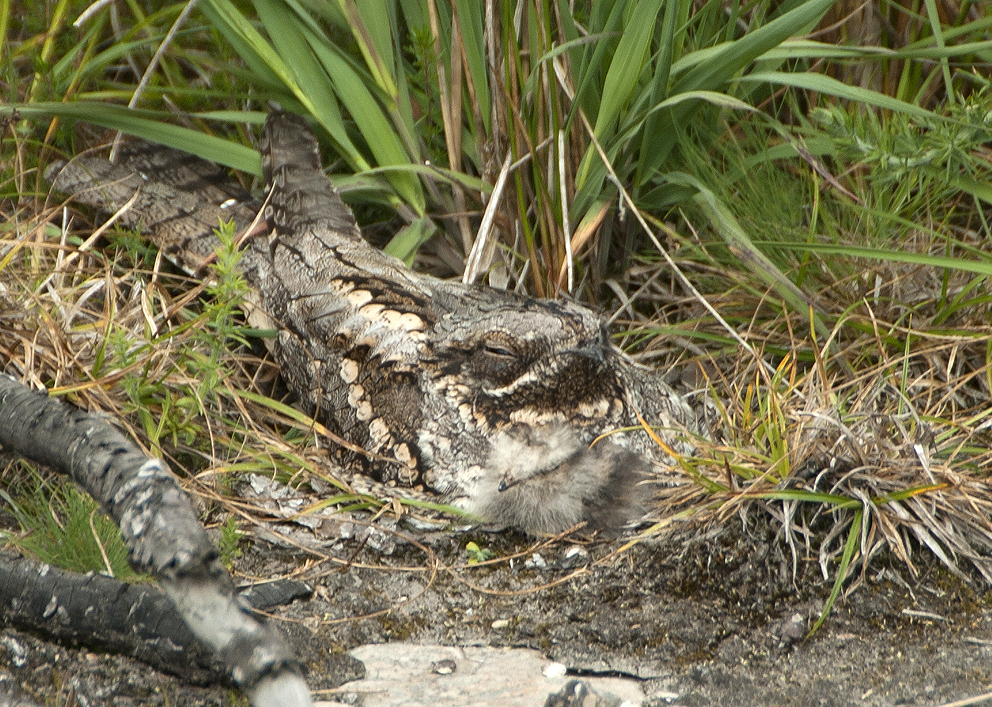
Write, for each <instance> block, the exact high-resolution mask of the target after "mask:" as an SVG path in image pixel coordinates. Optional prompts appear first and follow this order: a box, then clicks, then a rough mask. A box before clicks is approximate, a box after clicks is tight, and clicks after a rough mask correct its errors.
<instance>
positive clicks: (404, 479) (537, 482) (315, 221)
mask: <svg viewBox="0 0 992 707" xmlns="http://www.w3.org/2000/svg"><path fill="white" fill-rule="evenodd" d="M261 148H262V155H263V165H264V171H265V179H266V187H267V199H266V201H265V202H264V207H262V206H261V204H260V202H259V201H256V200H253V199H252V198H251V196H250V195H249V194H247V193H246V192H244V191H243V190H242V189H241V188H240V187H237V186H236V185H233V186H232V184H231V183H230V182H228V181H227V180H226V179H225V178H224V177H223V174H222V173H221V172H220V171H219V170H218V169H217V168H216V167H214V166H213V165H209V164H208V163H205V162H203V161H202V160H199V159H198V158H195V157H192V156H189V155H182V154H181V153H177V152H175V151H172V150H167V149H164V148H160V147H155V146H149V145H147V144H144V143H136V144H134V146H133V147H132V148H130V149H128V150H126V151H125V153H124V154H123V156H122V162H121V164H120V165H117V166H113V165H110V164H109V163H107V162H105V161H102V160H96V159H93V158H80V159H77V160H74V161H72V162H69V163H68V164H66V165H64V166H62V167H61V168H60V169H59V170H58V171H54V170H53V171H52V172H50V173H49V174H50V177H52V178H54V183H55V186H56V188H58V189H60V190H62V191H64V192H68V193H71V194H74V195H75V196H76V198H77V199H79V200H81V201H85V202H87V203H91V204H96V205H100V206H102V207H103V208H106V209H112V210H116V209H118V208H119V207H120V206H122V205H123V204H124V203H126V202H127V201H128V199H130V198H132V197H133V196H134V194H135V192H136V191H137V192H138V197H137V200H136V202H135V204H134V205H133V206H132V207H131V209H130V211H129V212H128V213H127V214H125V216H124V217H123V219H122V220H123V223H125V224H126V225H136V224H138V223H139V222H140V223H142V224H143V228H144V232H145V233H147V234H149V237H150V238H151V239H152V240H153V241H154V242H155V243H156V244H157V245H158V246H159V247H160V248H162V249H163V250H164V251H165V252H166V253H167V254H168V255H170V256H171V257H173V258H174V259H175V260H176V261H177V262H178V263H180V264H181V265H182V266H183V267H185V268H186V269H188V270H190V271H197V270H199V269H200V267H201V265H202V263H203V261H204V259H205V258H206V257H208V256H209V255H210V254H211V253H212V252H213V250H214V249H215V248H216V247H217V240H216V238H215V237H214V236H213V235H212V229H213V228H214V227H216V226H217V222H218V219H219V218H223V219H231V218H233V219H234V220H235V221H236V222H237V227H238V229H239V231H240V230H244V229H247V228H248V227H249V225H250V224H251V222H252V220H253V219H254V218H255V215H256V214H257V212H258V210H259V208H262V209H263V213H262V214H261V216H262V227H261V228H260V229H256V231H253V233H255V235H252V236H251V237H250V239H249V240H248V241H247V243H246V246H245V247H244V251H243V256H242V261H241V266H242V268H243V270H244V273H245V277H246V279H247V281H248V282H249V284H250V285H251V287H252V290H253V294H252V302H251V304H252V306H253V307H254V308H255V310H256V313H257V314H256V316H262V317H266V318H267V320H268V321H269V322H270V323H271V325H272V326H274V327H275V328H276V329H277V330H278V339H277V340H276V342H275V344H274V347H273V348H274V354H275V356H276V359H277V360H278V362H279V364H280V367H281V371H282V375H283V377H284V378H285V380H286V382H287V383H288V385H289V387H290V388H291V389H292V390H293V391H294V393H295V394H296V396H297V398H298V399H299V402H300V403H301V405H302V406H303V407H305V408H306V409H307V410H308V412H310V413H312V414H315V415H316V416H317V418H318V419H320V420H321V421H322V422H323V423H324V424H325V425H327V426H328V427H329V428H330V429H332V430H334V431H335V432H337V433H338V434H340V435H342V436H343V437H345V438H346V439H348V440H349V441H351V442H353V443H355V444H357V445H360V446H361V447H363V448H365V449H366V450H368V451H370V452H373V453H374V454H375V455H378V456H380V457H387V458H389V459H390V460H392V461H382V460H371V459H369V458H365V457H362V456H356V457H355V458H352V459H347V460H346V461H347V462H349V463H352V464H360V465H362V471H363V472H364V473H367V474H369V475H371V476H373V477H374V478H376V479H377V480H379V481H382V482H394V483H395V484H396V485H399V486H408V487H422V488H423V489H425V490H427V491H429V492H433V493H436V494H438V495H440V496H441V497H443V499H444V500H445V501H446V502H448V503H452V504H454V505H456V506H459V507H461V508H464V509H465V510H468V511H470V512H472V513H475V514H478V515H481V516H482V517H485V518H487V519H489V520H492V521H496V522H501V523H505V524H510V525H515V526H518V527H521V528H523V529H524V530H527V531H530V532H556V531H559V530H562V529H565V528H567V527H570V526H571V525H573V524H575V523H577V522H580V521H583V520H584V521H588V522H590V524H592V525H594V526H596V527H603V528H616V527H617V526H619V525H622V524H624V523H627V522H629V521H631V520H635V519H636V518H637V517H638V516H639V515H640V514H641V513H642V511H643V510H644V507H645V503H646V501H647V498H648V495H649V494H648V493H647V491H645V490H644V488H645V487H644V486H643V485H638V484H640V482H641V481H642V480H650V479H651V478H652V477H654V476H656V474H657V472H658V466H657V464H658V463H660V464H667V463H670V462H671V459H670V458H669V457H668V456H667V454H666V453H665V452H664V451H663V450H661V449H660V448H659V447H658V446H657V445H656V444H655V443H654V442H653V441H652V440H651V439H650V438H649V436H648V435H647V434H646V433H645V432H644V431H643V430H635V431H626V432H621V433H618V434H615V435H611V436H610V437H609V438H608V439H606V440H603V441H600V442H599V443H597V444H596V445H595V446H593V447H592V448H590V447H589V445H590V443H591V442H592V441H593V440H594V439H596V438H597V437H598V436H599V435H601V434H604V433H607V432H610V431H612V430H616V429H620V428H628V427H631V428H636V427H638V426H639V422H638V417H637V416H638V413H640V414H641V415H642V416H643V418H644V419H645V420H646V421H647V422H648V423H649V424H651V425H652V426H655V427H656V429H657V430H658V434H659V435H660V437H661V438H662V439H663V440H665V442H666V443H667V444H668V445H669V446H670V447H671V448H672V449H674V450H676V451H677V452H679V453H687V452H690V451H691V449H692V447H691V443H690V442H689V441H688V434H687V433H689V434H691V433H694V432H695V431H696V422H695V419H694V416H693V413H692V411H691V410H690V409H689V407H688V406H687V405H686V403H685V402H684V401H683V400H682V398H681V397H679V396H678V395H677V394H676V393H675V392H674V391H673V390H672V389H671V388H669V387H668V386H667V385H666V384H665V383H664V382H663V381H662V380H661V379H660V377H659V376H657V375H656V374H655V373H654V372H651V371H649V370H647V369H644V368H643V367H640V366H637V365H636V364H634V363H633V362H632V361H630V360H629V359H628V358H627V357H626V356H624V355H623V353H621V352H620V351H619V350H618V349H617V348H616V347H615V346H613V345H612V344H611V342H610V341H609V338H608V336H607V332H606V329H605V326H604V324H603V322H602V321H601V320H600V318H599V317H598V316H596V315H595V314H594V313H592V312H591V311H589V310H588V309H586V308H584V307H581V306H579V305H576V304H573V303H571V302H565V301H552V300H544V299H534V298H530V297H524V296H520V295H516V294H513V293H510V292H506V291H502V290H494V289H489V288H484V287H473V286H466V285H463V284H461V283H457V282H449V281H443V280H438V279H436V278H433V277H429V276H426V275H421V274H418V273H415V272H412V271H410V270H408V269H407V268H406V267H405V266H404V265H403V263H401V262H400V261H398V260H396V259H394V258H392V257H390V256H388V255H385V254H383V253H382V252H380V251H378V250H376V249H374V248H372V247H371V246H369V245H368V244H367V243H366V242H365V241H364V240H363V239H362V236H361V233H360V231H359V229H358V227H357V225H356V223H355V220H354V217H353V215H352V213H351V211H350V210H349V209H348V207H347V206H345V205H344V204H343V203H342V202H341V200H340V198H339V197H338V195H337V193H336V192H335V191H334V189H333V188H332V187H331V185H330V182H328V180H327V179H326V177H325V175H324V174H323V171H322V170H321V162H320V154H319V151H318V147H317V141H316V139H315V138H314V137H313V135H312V134H311V133H310V131H309V129H308V128H307V127H306V125H305V123H304V122H303V121H302V119H300V118H297V117H295V116H290V115H285V114H274V115H273V116H271V117H270V118H269V120H268V122H267V123H266V127H265V130H264V132H263V136H262V145H261Z"/></svg>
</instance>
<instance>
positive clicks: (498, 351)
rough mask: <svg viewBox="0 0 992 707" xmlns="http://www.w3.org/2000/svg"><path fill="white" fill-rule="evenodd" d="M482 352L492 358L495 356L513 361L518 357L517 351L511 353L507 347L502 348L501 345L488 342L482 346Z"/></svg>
mask: <svg viewBox="0 0 992 707" xmlns="http://www.w3.org/2000/svg"><path fill="white" fill-rule="evenodd" d="M482 350H483V351H485V352H486V353H487V354H489V355H490V356H495V357H496V358H505V359H512V358H516V357H517V353H516V352H515V351H511V350H510V349H508V348H506V347H505V346H500V345H499V344H492V343H488V342H487V343H485V344H483V345H482Z"/></svg>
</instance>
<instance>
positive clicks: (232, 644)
mask: <svg viewBox="0 0 992 707" xmlns="http://www.w3.org/2000/svg"><path fill="white" fill-rule="evenodd" d="M0 447H3V448H4V449H6V450H8V451H11V452H15V453H17V454H20V455H22V456H24V457H26V458H28V459H31V460H32V461H35V462H37V463H39V464H43V465H45V466H47V467H49V468H51V469H52V470H54V471H57V472H59V473H61V474H65V475H67V476H69V477H71V478H72V479H73V480H74V481H75V482H76V483H77V484H79V486H80V487H82V488H83V489H84V490H85V491H87V492H88V493H89V494H90V495H92V496H93V497H94V498H95V499H96V500H97V501H98V502H99V503H100V505H101V507H102V508H103V509H104V510H105V511H106V512H107V513H108V514H110V516H111V517H112V518H113V519H114V521H115V522H116V523H117V524H118V525H119V526H120V528H121V533H122V535H123V537H124V542H125V543H126V545H127V547H128V549H129V551H130V561H131V564H132V565H133V566H134V567H135V569H136V570H138V571H142V572H147V573H150V574H152V575H153V576H155V577H156V579H158V581H159V583H160V585H161V587H162V589H163V590H164V592H165V594H166V595H167V596H168V597H169V598H170V599H171V600H172V601H173V603H174V604H175V606H176V608H177V609H178V611H179V613H180V615H181V616H182V617H183V620H184V621H185V622H186V624H187V625H188V626H189V628H190V630H191V631H192V633H193V634H194V635H195V636H196V637H197V638H199V639H200V640H201V641H203V642H204V643H205V644H206V645H208V646H210V647H211V648H212V649H213V650H214V652H215V653H216V655H217V656H218V657H219V658H220V659H221V661H222V662H223V663H224V664H225V665H226V666H227V668H228V670H229V671H230V675H231V677H232V678H233V679H234V682H235V683H236V684H237V685H238V686H239V687H240V688H241V689H242V690H243V691H244V692H245V694H246V695H247V696H248V698H249V699H250V700H251V702H252V704H253V705H256V706H257V707H263V706H264V707H276V706H277V705H278V706H279V707H284V706H285V707H290V706H293V705H301V706H302V705H309V704H311V702H310V694H309V691H308V690H307V688H306V684H305V683H304V681H303V679H302V678H301V677H300V666H299V664H298V663H297V661H296V659H295V658H294V657H293V656H292V655H291V654H290V652H289V650H288V649H287V648H286V646H285V644H284V643H283V641H282V639H281V638H280V637H279V635H278V634H277V633H276V632H275V631H274V630H273V629H272V628H270V627H268V626H266V625H265V624H262V623H260V622H259V621H258V620H257V619H255V617H254V616H252V615H251V613H250V612H249V610H248V608H247V607H246V606H245V605H244V604H243V603H241V602H240V601H239V600H238V597H237V596H236V594H235V591H234V585H233V583H232V582H231V578H230V575H228V573H227V571H226V570H225V569H224V568H223V566H222V565H221V564H220V563H219V562H218V560H217V551H216V549H215V548H214V547H213V545H212V544H211V543H210V541H209V539H208V538H207V534H206V531H204V529H203V527H202V526H201V525H200V523H199V521H198V519H197V517H196V513H195V512H194V510H193V507H192V505H191V504H190V502H189V499H188V498H187V497H186V494H185V493H184V492H183V491H182V489H180V488H179V485H178V484H177V483H176V480H175V478H174V477H173V476H172V474H171V473H170V472H169V470H168V468H166V466H165V465H164V464H163V463H162V462H161V461H159V460H157V459H150V458H148V457H146V456H145V455H144V454H142V452H141V451H140V450H139V449H138V448H137V446H136V445H135V444H134V443H133V442H131V441H129V440H128V439H126V438H125V437H124V436H123V435H121V434H120V433H119V432H117V430H115V429H113V428H112V427H110V426H109V425H108V424H106V423H104V422H102V421H100V420H99V419H97V418H96V417H94V416H93V415H89V414H87V413H84V412H82V411H79V410H76V409H74V408H71V407H69V406H67V405H65V404H63V403H62V402H61V401H57V400H51V399H49V398H48V397H47V396H44V395H39V394H38V393H34V392H32V391H30V390H28V389H26V388H24V387H23V386H22V385H20V384H19V383H18V382H16V381H15V380H13V379H11V378H8V377H6V376H0ZM8 581H13V580H8ZM52 596H53V599H54V597H55V595H54V594H53V595H52ZM56 603H57V601H56ZM56 610H57V609H56Z"/></svg>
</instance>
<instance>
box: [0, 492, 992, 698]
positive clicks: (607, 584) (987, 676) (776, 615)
mask: <svg viewBox="0 0 992 707" xmlns="http://www.w3.org/2000/svg"><path fill="white" fill-rule="evenodd" d="M403 535H406V536H407V537H408V538H410V539H411V540H412V541H413V542H411V541H409V540H404V539H402V538H400V537H399V536H396V538H397V542H396V544H395V547H393V545H392V543H390V544H389V546H388V547H387V548H386V550H387V552H389V554H385V553H384V552H382V551H381V550H378V549H376V548H375V547H373V546H372V545H373V544H374V543H372V542H361V541H358V540H350V541H347V542H341V543H338V544H336V545H335V548H334V551H333V554H335V555H338V556H339V557H341V558H344V559H348V558H352V556H354V559H353V563H352V564H351V565H348V566H347V567H345V568H344V569H343V570H342V569H341V568H340V565H326V564H323V565H310V566H309V567H305V568H304V567H303V566H302V565H301V563H303V562H304V558H303V556H302V555H299V554H298V553H295V552H291V551H288V550H286V549H285V548H284V547H277V546H275V545H271V544H269V543H266V542H264V541H261V540H259V541H257V542H255V543H254V544H253V548H252V550H251V551H250V552H248V553H246V556H245V558H243V560H242V562H241V566H240V567H239V569H240V571H241V572H243V573H246V574H249V575H256V576H261V575H272V574H277V573H284V572H286V571H287V570H289V569H292V568H293V567H294V566H295V567H297V569H299V570H301V571H300V573H299V574H300V576H302V577H304V578H308V579H309V581H311V583H312V584H313V585H314V586H315V587H316V591H315V593H314V596H313V598H311V599H310V600H308V601H297V602H295V603H294V604H292V605H290V606H288V607H283V608H280V609H278V610H276V611H275V615H276V617H277V619H276V620H277V625H279V626H280V627H281V628H282V629H283V630H284V631H285V633H286V634H287V635H288V638H289V640H290V642H291V643H292V645H293V646H294V648H295V649H296V650H297V651H298V654H299V655H300V656H301V657H302V658H303V660H304V662H305V663H306V665H307V668H308V670H309V673H310V674H309V681H310V685H311V689H314V690H318V691H321V692H318V693H317V698H318V699H328V700H330V699H334V700H347V701H351V700H352V699H354V698H355V696H354V695H352V696H351V697H349V696H348V695H347V694H341V693H340V692H339V691H336V690H334V688H336V687H338V686H339V685H341V684H343V683H346V682H348V681H351V680H355V679H358V678H360V677H361V676H362V675H363V672H364V670H363V667H362V664H361V663H360V662H358V661H356V660H355V659H353V658H351V657H350V656H348V655H347V651H348V650H351V649H353V648H356V647H358V646H361V645H365V644H377V643H384V642H395V641H404V642H413V643H420V644H427V645H438V644H440V645H447V646H506V647H527V648H534V649H537V650H540V651H542V652H543V653H545V654H546V655H547V656H548V657H549V658H551V659H553V660H555V661H557V662H560V663H562V664H564V665H565V666H567V667H568V668H569V671H570V673H571V674H574V675H575V676H577V677H579V678H581V677H583V676H589V675H620V676H629V677H633V678H636V679H637V680H638V681H640V683H641V686H642V689H643V691H644V693H645V695H646V697H645V700H644V704H646V705H669V704H671V705H686V706H688V705H721V706H722V707H731V706H733V705H851V704H863V705H879V706H881V705H941V704H946V703H950V702H952V701H955V700H962V699H965V698H969V697H976V696H979V695H981V694H983V693H986V692H988V691H989V690H990V689H992V687H990V685H992V661H990V658H992V607H990V602H989V600H990V598H992V594H989V593H987V592H983V591H976V590H975V589H974V588H972V587H970V586H969V585H968V584H967V583H965V582H963V581H961V580H960V579H958V578H956V577H954V576H953V575H951V574H949V573H948V572H947V571H946V570H945V569H944V568H942V567H940V566H938V565H936V564H933V563H930V562H929V561H928V560H925V559H924V560H922V562H923V566H921V567H920V570H921V572H920V576H919V577H918V578H916V579H910V578H908V577H907V576H906V574H905V571H904V567H905V566H904V565H903V564H902V563H900V562H892V563H889V562H887V561H886V559H885V558H882V559H881V560H880V561H877V562H876V563H875V564H874V565H873V569H872V570H870V574H869V575H867V576H864V577H862V578H861V580H860V581H859V582H858V586H856V588H854V590H853V591H852V592H850V593H849V594H848V595H847V596H845V597H843V598H842V599H841V600H840V601H839V602H838V605H837V606H836V608H835V609H834V611H833V612H832V614H831V615H830V617H829V619H828V620H827V622H826V624H825V625H824V627H823V628H822V629H821V630H820V631H819V632H818V633H817V634H816V635H814V636H813V637H812V638H805V634H806V631H807V630H808V629H809V627H810V626H811V625H812V623H813V622H814V621H815V619H816V617H817V615H818V612H819V611H820V609H821V608H822V606H823V604H824V600H825V598H826V597H827V595H828V593H829V588H830V587H829V585H828V584H826V583H824V582H823V581H822V579H821V578H820V570H819V566H818V563H817V562H816V561H815V558H813V559H810V558H804V557H800V558H799V561H798V564H797V575H796V578H795V580H793V575H792V566H793V564H792V557H791V555H790V553H789V551H788V549H787V548H786V547H785V546H784V545H783V544H782V543H781V542H780V541H779V540H777V539H776V535H777V529H776V527H775V524H774V522H773V521H769V520H768V519H767V518H766V517H762V516H761V514H759V513H756V512H752V513H751V517H750V518H749V523H748V526H747V528H746V529H744V528H743V527H742V524H741V523H740V522H739V521H738V520H733V521H730V522H728V523H725V524H724V525H722V526H714V527H711V528H709V529H706V528H698V527H691V526H688V525H686V526H682V527H679V526H676V528H675V529H674V530H673V531H672V532H670V533H669V534H667V535H666V536H665V537H664V538H662V539H660V540H652V541H650V542H642V543H639V544H637V545H635V546H633V547H630V548H627V549H624V550H623V551H622V552H619V553H616V554H613V553H615V551H616V550H617V549H618V548H619V545H620V543H619V542H613V543H605V542H600V543H592V544H585V545H580V544H578V543H577V542H575V539H574V538H570V539H561V540H558V541H555V542H553V543H548V544H543V545H541V546H538V547H535V546H534V543H533V541H532V540H530V539H528V538H525V537H523V536H520V535H516V534H514V533H491V534H490V533H483V532H480V531H473V532H472V533H470V534H469V535H466V534H464V533H447V532H445V533H442V532H436V533H416V532H413V531H404V532H403ZM469 540H473V541H475V542H476V543H477V544H479V545H480V546H484V547H486V548H488V549H491V550H493V551H494V552H495V553H496V555H497V556H499V557H504V558H506V557H510V556H513V555H518V557H517V559H515V560H513V562H512V563H511V562H509V561H500V562H497V563H495V564H490V565H483V566H474V567H470V568H466V567H464V564H463V563H464V547H465V544H466V542H468V541H469ZM390 551H391V552H390ZM356 553H357V554H356ZM456 565H461V566H462V567H463V568H462V569H448V568H451V567H454V566H456ZM562 580H564V581H562ZM4 672H6V673H8V674H9V676H10V677H11V678H12V681H16V683H18V684H19V685H20V686H21V687H23V688H24V689H25V690H26V691H27V693H28V694H30V695H32V696H33V697H34V698H35V699H36V700H38V701H39V702H41V703H42V704H58V705H74V704H79V705H104V704H105V705H122V706H123V705H204V704H205V705H225V704H231V701H232V699H234V694H233V692H232V691H231V690H230V689H229V688H228V687H226V686H223V685H216V686H208V687H202V686H201V687H195V686H190V685H186V684H184V683H183V682H182V681H181V680H179V679H177V678H175V677H173V676H167V675H163V674H159V673H156V672H154V671H152V670H150V669H149V668H148V667H147V666H144V665H142V664H139V663H136V662H134V661H131V660H129V659H127V658H124V657H120V656H108V655H102V654H99V653H95V652H92V651H91V650H89V649H85V648H83V649H70V648H64V647H58V646H54V645H51V644H48V643H45V642H44V641H41V640H38V639H37V638H35V637H31V636H28V635H25V634H23V633H20V632H17V631H14V630H12V629H5V630H3V631H2V632H0V678H2V675H3V673H4ZM3 684H4V683H3V681H2V679H0V688H2V685H3ZM479 691H480V694H482V693H484V691H485V686H484V685H480V686H479ZM0 695H2V689H0ZM545 697H546V696H545V695H537V694H535V695H534V702H533V704H535V705H538V706H540V705H543V704H544V699H545ZM0 703H3V704H7V703H4V702H3V698H2V697H0ZM10 704H13V703H10ZM359 704H361V702H360V701H359ZM480 704H484V703H480ZM968 704H972V703H971V702H969V703H968ZM435 705H436V707H441V705H442V703H435Z"/></svg>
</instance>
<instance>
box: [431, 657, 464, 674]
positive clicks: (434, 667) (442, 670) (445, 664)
mask: <svg viewBox="0 0 992 707" xmlns="http://www.w3.org/2000/svg"><path fill="white" fill-rule="evenodd" d="M457 669H458V665H457V664H456V663H455V661H453V660H451V659H450V658H446V659H445V660H439V661H437V662H436V663H431V672H432V673H436V674H438V675H451V674H452V673H453V672H455V671H456V670H457Z"/></svg>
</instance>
